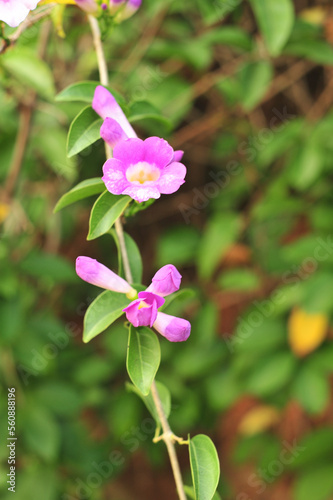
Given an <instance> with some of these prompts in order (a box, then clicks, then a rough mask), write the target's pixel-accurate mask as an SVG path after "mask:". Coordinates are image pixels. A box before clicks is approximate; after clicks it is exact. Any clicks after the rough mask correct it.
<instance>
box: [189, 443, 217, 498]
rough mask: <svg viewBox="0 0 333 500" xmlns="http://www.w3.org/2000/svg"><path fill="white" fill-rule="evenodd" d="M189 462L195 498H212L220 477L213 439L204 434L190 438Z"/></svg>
mask: <svg viewBox="0 0 333 500" xmlns="http://www.w3.org/2000/svg"><path fill="white" fill-rule="evenodd" d="M189 451H190V462H191V472H192V480H193V485H194V490H195V498H196V500H212V498H213V496H214V493H215V491H216V488H217V485H218V482H219V478H220V463H219V457H218V455H217V451H216V448H215V446H214V443H213V441H212V440H211V439H210V438H209V437H208V436H205V435H204V434H198V435H197V436H195V437H194V438H191V439H190V446H189Z"/></svg>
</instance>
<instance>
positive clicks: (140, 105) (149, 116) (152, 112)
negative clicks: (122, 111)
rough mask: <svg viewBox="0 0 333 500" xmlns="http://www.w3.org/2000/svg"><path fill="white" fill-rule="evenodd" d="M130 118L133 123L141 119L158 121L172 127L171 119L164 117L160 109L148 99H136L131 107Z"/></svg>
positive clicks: (168, 127)
mask: <svg viewBox="0 0 333 500" xmlns="http://www.w3.org/2000/svg"><path fill="white" fill-rule="evenodd" d="M128 120H129V121H130V122H131V123H136V122H139V121H141V120H150V121H157V122H158V123H161V124H163V125H165V127H166V128H167V129H170V128H171V122H170V120H168V119H167V118H164V116H162V115H161V113H160V112H159V111H158V109H157V108H155V106H153V105H152V104H151V103H150V102H148V101H135V102H134V103H133V104H132V106H131V108H130V113H129V116H128Z"/></svg>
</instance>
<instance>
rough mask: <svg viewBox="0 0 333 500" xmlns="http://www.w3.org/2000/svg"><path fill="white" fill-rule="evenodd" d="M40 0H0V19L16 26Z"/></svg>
mask: <svg viewBox="0 0 333 500" xmlns="http://www.w3.org/2000/svg"><path fill="white" fill-rule="evenodd" d="M39 1H40V0H0V21H4V22H5V23H7V24H8V25H9V26H11V27H12V28H16V26H18V25H19V24H20V23H21V22H22V21H23V20H24V19H25V18H26V17H27V15H28V14H29V12H30V11H31V10H33V9H35V8H36V7H37V4H38V2H39Z"/></svg>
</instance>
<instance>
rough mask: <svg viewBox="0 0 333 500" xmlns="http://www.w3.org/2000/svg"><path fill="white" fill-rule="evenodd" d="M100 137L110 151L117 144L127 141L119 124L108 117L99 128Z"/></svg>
mask: <svg viewBox="0 0 333 500" xmlns="http://www.w3.org/2000/svg"><path fill="white" fill-rule="evenodd" d="M101 137H102V139H103V140H104V141H105V142H106V143H107V144H109V146H111V148H112V149H113V148H114V147H115V145H116V144H118V142H120V141H125V140H126V139H128V137H127V135H126V134H125V132H124V131H123V129H122V128H121V126H120V125H119V123H118V122H116V120H114V119H113V118H108V117H107V118H105V120H104V122H103V125H102V126H101Z"/></svg>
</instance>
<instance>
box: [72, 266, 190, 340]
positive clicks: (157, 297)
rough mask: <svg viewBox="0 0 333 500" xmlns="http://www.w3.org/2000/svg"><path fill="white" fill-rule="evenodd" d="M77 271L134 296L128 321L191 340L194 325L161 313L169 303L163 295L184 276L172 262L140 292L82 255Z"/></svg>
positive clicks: (96, 282)
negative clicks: (162, 307)
mask: <svg viewBox="0 0 333 500" xmlns="http://www.w3.org/2000/svg"><path fill="white" fill-rule="evenodd" d="M76 273H77V274H78V276H79V277H80V278H81V279H83V280H84V281H87V282H88V283H91V284H92V285H95V286H99V287H101V288H105V289H106V290H112V291H113V292H119V293H125V294H126V295H127V297H128V298H129V299H134V300H132V302H131V303H130V304H129V305H128V306H127V307H125V309H123V311H124V312H125V313H126V318H127V320H128V321H129V322H130V323H132V325H133V326H135V327H138V326H150V328H152V327H154V328H155V330H157V331H158V332H159V333H160V334H161V335H163V337H165V338H166V339H168V340H169V341H170V342H183V341H184V340H187V339H188V337H189V335H190V333H191V324H190V323H189V322H188V321H187V320H185V319H182V318H176V317H175V316H170V315H169V314H165V313H161V312H158V309H159V308H160V307H161V306H163V304H164V302H165V299H164V298H163V297H161V295H164V296H166V295H169V294H171V293H173V292H175V291H177V290H178V289H179V286H180V281H181V275H180V274H179V272H178V271H177V269H176V268H175V267H174V266H173V265H171V264H168V265H166V266H164V267H162V268H161V269H160V270H159V271H157V273H156V274H155V276H154V277H153V281H152V283H151V285H150V286H149V287H148V288H147V289H146V290H145V291H144V292H139V293H138V294H137V292H136V290H135V289H134V288H132V287H131V285H129V284H128V283H127V281H125V280H124V279H123V278H120V276H118V275H117V274H115V273H114V272H112V271H111V270H110V269H108V268H107V267H105V266H104V265H103V264H100V263H99V262H98V261H97V260H95V259H91V258H90V257H82V256H81V257H78V258H77V259H76ZM152 290H155V291H152Z"/></svg>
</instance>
